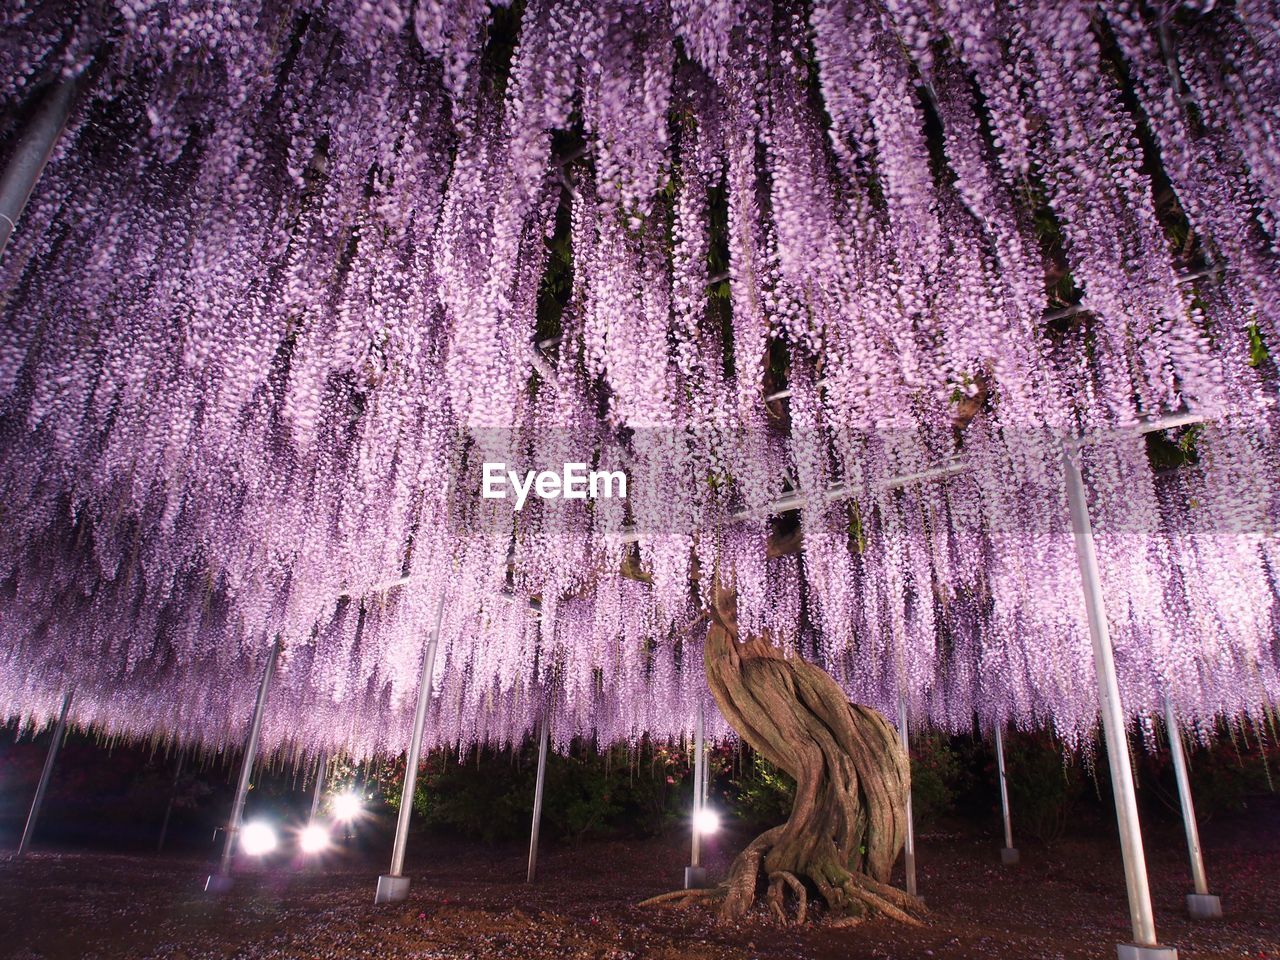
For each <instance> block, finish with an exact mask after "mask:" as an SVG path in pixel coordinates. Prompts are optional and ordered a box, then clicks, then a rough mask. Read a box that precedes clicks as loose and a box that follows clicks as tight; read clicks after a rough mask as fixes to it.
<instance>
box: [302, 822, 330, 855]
mask: <svg viewBox="0 0 1280 960" xmlns="http://www.w3.org/2000/svg"><path fill="white" fill-rule="evenodd" d="M330 841H331V837H330V836H329V830H328V828H327V827H324V826H323V825H321V824H319V823H311V824H308V825H307V826H305V827H303V828H302V833H301V834H299V835H298V846H299V847H300V848H301V849H302V852H303V853H322V852H323V851H325V850H326V849H328V847H329V843H330Z"/></svg>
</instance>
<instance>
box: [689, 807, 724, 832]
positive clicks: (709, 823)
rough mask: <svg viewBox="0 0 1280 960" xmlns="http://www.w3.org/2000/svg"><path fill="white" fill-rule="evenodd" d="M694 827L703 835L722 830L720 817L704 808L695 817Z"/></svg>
mask: <svg viewBox="0 0 1280 960" xmlns="http://www.w3.org/2000/svg"><path fill="white" fill-rule="evenodd" d="M693 826H694V829H695V830H697V831H698V833H701V834H709V833H715V832H716V831H717V830H719V829H720V815H719V814H718V813H716V812H715V811H714V810H710V809H708V808H706V807H703V808H702V809H701V810H699V811H698V812H697V813H695V814H694V815H693Z"/></svg>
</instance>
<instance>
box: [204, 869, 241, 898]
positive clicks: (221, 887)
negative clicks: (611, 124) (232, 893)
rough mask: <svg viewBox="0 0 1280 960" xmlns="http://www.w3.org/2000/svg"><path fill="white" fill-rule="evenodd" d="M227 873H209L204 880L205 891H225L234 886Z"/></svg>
mask: <svg viewBox="0 0 1280 960" xmlns="http://www.w3.org/2000/svg"><path fill="white" fill-rule="evenodd" d="M234 883H235V881H234V880H232V878H231V874H229V873H211V874H210V875H209V877H208V879H206V880H205V882H204V892H205V893H226V892H227V891H228V890H230V889H231V888H232V886H234Z"/></svg>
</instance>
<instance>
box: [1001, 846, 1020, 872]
mask: <svg viewBox="0 0 1280 960" xmlns="http://www.w3.org/2000/svg"><path fill="white" fill-rule="evenodd" d="M1019 859H1020V858H1019V856H1018V848H1017V847H1001V848H1000V862H1001V863H1003V864H1004V865H1005V866H1006V867H1011V866H1013V865H1014V864H1015V863H1017V862H1018V860H1019Z"/></svg>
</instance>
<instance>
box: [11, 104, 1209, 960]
mask: <svg viewBox="0 0 1280 960" xmlns="http://www.w3.org/2000/svg"><path fill="white" fill-rule="evenodd" d="M75 84H76V80H75V79H68V80H64V81H63V82H62V83H60V84H57V85H55V86H54V87H53V88H52V90H51V92H50V93H49V95H48V96H47V98H46V100H45V104H44V106H43V108H42V109H41V110H40V111H38V112H37V114H36V115H35V118H34V120H33V122H32V123H31V124H30V126H29V128H28V131H27V133H26V134H25V135H24V137H23V138H22V140H21V141H20V143H19V146H18V148H17V150H16V151H15V152H14V155H13V159H12V161H11V163H10V166H9V168H8V169H6V171H5V173H4V176H3V178H2V179H0V221H3V222H0V230H3V240H0V249H2V248H3V242H4V241H7V239H8V234H9V233H10V232H11V230H12V227H13V224H14V223H15V222H16V221H17V220H18V218H19V217H20V215H21V210H22V206H23V204H24V203H25V201H26V198H27V197H28V196H29V195H30V193H31V191H32V188H33V187H34V185H35V182H36V179H37V178H38V176H39V173H40V170H41V169H42V167H43V165H44V162H45V161H46V160H47V158H48V157H49V155H50V153H51V152H52V151H53V149H54V147H55V145H56V142H57V137H58V134H59V132H60V131H61V130H62V128H63V127H64V126H65V124H66V120H67V115H68V110H69V108H70V105H71V103H72V101H73V98H74V92H75ZM584 150H585V148H584ZM579 155H580V154H579ZM572 159H574V157H573V156H572V155H568V156H567V157H564V158H561V159H560V160H559V161H558V163H559V166H560V167H561V179H562V180H565V179H566V178H565V175H564V173H563V166H564V164H566V163H568V162H570V161H571V160H572ZM566 187H567V189H568V190H569V191H570V192H571V193H572V192H573V191H574V188H573V186H572V184H569V183H566ZM1216 270H1217V268H1210V269H1208V270H1204V271H1197V272H1195V273H1192V274H1189V275H1186V276H1183V277H1181V278H1179V282H1181V283H1186V282H1191V281H1194V280H1196V279H1199V278H1200V277H1202V276H1206V275H1208V274H1210V273H1214V272H1216ZM726 278H727V274H726V275H724V276H722V277H720V278H719V279H726ZM709 279H710V281H711V282H715V281H716V280H717V277H711V278H709ZM1085 309H1086V308H1085V307H1083V306H1079V307H1068V308H1065V309H1064V310H1060V311H1055V312H1053V313H1052V314H1051V316H1050V317H1046V319H1063V318H1066V317H1068V316H1071V315H1073V314H1074V313H1077V312H1083V311H1084V310H1085ZM551 346H554V343H553V342H552V340H543V341H540V342H538V343H536V344H535V345H534V346H533V347H532V356H531V358H530V362H531V363H532V364H533V365H534V367H535V369H537V370H538V372H539V373H540V375H542V376H543V377H544V379H547V380H548V381H554V380H555V373H554V371H553V370H552V369H551V368H550V367H549V365H548V364H547V362H546V360H545V358H544V357H542V355H541V350H542V349H545V348H548V347H551ZM789 395H790V391H789V390H788V389H783V390H778V391H774V392H772V393H770V394H768V395H767V396H765V398H764V399H765V400H766V401H777V400H782V399H785V398H786V397H788V396H789ZM1202 419H1203V418H1202V417H1201V416H1200V415H1199V414H1196V413H1193V412H1189V411H1187V412H1182V413H1176V414H1171V415H1170V416H1168V417H1165V418H1160V419H1158V420H1153V421H1149V422H1147V423H1143V424H1141V425H1140V426H1139V427H1138V428H1137V429H1136V433H1138V434H1142V433H1147V432H1155V431H1159V430H1166V429H1171V428H1174V427H1179V426H1187V425H1190V424H1194V423H1198V422H1201V421H1202ZM1096 439H1098V438H1089V439H1087V440H1085V441H1068V442H1067V444H1066V450H1065V451H1064V457H1063V469H1064V476H1065V481H1066V489H1067V494H1068V500H1069V508H1070V512H1071V519H1072V528H1073V532H1074V536H1075V544H1076V550H1077V558H1078V560H1079V565H1080V573H1081V579H1082V584H1083V588H1084V598H1085V607H1086V611H1087V613H1088V624H1089V632H1090V637H1091V640H1092V643H1093V652H1094V665H1095V671H1096V675H1097V680H1098V686H1099V695H1100V696H1099V699H1100V702H1101V705H1102V717H1103V726H1104V730H1105V733H1106V738H1107V745H1108V756H1109V761H1110V763H1111V765H1112V782H1113V788H1114V789H1115V790H1116V807H1117V813H1118V819H1119V822H1120V828H1121V839H1122V847H1123V850H1124V853H1125V868H1126V879H1127V881H1128V892H1129V901H1130V911H1131V919H1132V922H1133V930H1134V938H1135V940H1136V941H1137V943H1138V944H1139V945H1141V946H1144V947H1145V946H1150V947H1153V948H1154V945H1155V944H1156V936H1155V928H1154V922H1153V919H1152V912H1151V907H1150V896H1149V893H1148V892H1147V890H1146V878H1145V867H1144V865H1143V862H1142V861H1143V857H1142V848H1141V835H1140V833H1139V831H1138V825H1137V814H1136V803H1135V801H1134V797H1133V790H1132V780H1131V772H1130V771H1129V766H1128V764H1127V763H1125V762H1124V758H1125V757H1126V756H1127V749H1125V734H1124V717H1125V714H1124V711H1123V709H1122V704H1121V697H1120V690H1119V685H1118V683H1117V680H1116V677H1115V671H1114V664H1113V663H1112V662H1111V661H1112V657H1111V651H1110V639H1109V635H1108V628H1107V620H1106V615H1105V611H1104V610H1103V607H1102V592H1101V585H1100V578H1099V573H1098V565H1097V560H1096V557H1095V556H1094V554H1093V546H1092V532H1091V527H1090V519H1089V513H1088V507H1087V504H1086V499H1085V489H1084V481H1083V478H1082V477H1081V474H1080V470H1079V466H1078V464H1077V463H1076V462H1075V460H1074V459H1073V456H1074V453H1075V452H1076V451H1077V450H1078V446H1079V444H1080V443H1082V442H1095V440H1096ZM964 469H965V465H964V463H963V461H961V460H960V459H958V458H955V459H951V460H947V461H945V462H942V463H939V464H937V465H935V466H933V467H929V468H926V469H924V470H919V471H914V472H912V473H909V474H904V475H901V476H896V477H892V478H890V479H888V480H887V481H885V482H884V485H885V486H886V487H888V488H896V487H900V486H907V485H911V484H916V483H923V482H927V481H930V480H933V479H939V478H944V477H947V476H952V475H955V474H958V473H960V472H962V471H963V470H964ZM854 495H855V494H854V491H853V490H852V489H851V488H849V487H848V486H842V485H837V486H833V487H830V488H828V489H826V490H823V491H822V492H821V494H820V495H811V494H809V493H806V492H805V491H793V492H791V493H789V494H787V495H785V496H783V497H782V498H780V499H778V500H776V501H774V502H772V503H770V504H768V505H767V506H766V507H765V508H764V509H763V511H761V510H753V511H743V512H742V513H740V514H738V515H737V517H736V518H737V519H746V518H759V517H760V516H761V515H762V514H765V515H771V514H777V513H784V512H788V511H792V510H799V509H804V508H805V507H806V506H808V505H809V504H810V503H811V502H818V501H819V500H820V502H822V503H832V502H838V501H841V500H845V499H849V498H851V497H853V496H854ZM811 496H812V497H813V498H814V499H813V500H812V501H811V500H810V497H811ZM642 536H643V535H642V532H641V531H639V530H638V529H634V528H633V529H629V530H624V531H622V532H621V534H620V535H619V538H618V539H619V540H620V542H622V543H635V542H639V541H640V540H641V539H642ZM413 582H414V578H413V577H412V576H405V577H401V578H399V579H395V580H389V581H387V582H384V583H380V584H378V585H376V586H375V587H374V588H373V591H374V592H383V591H387V590H390V589H392V588H394V587H397V586H404V585H408V584H410V583H413ZM512 599H514V600H515V601H516V602H520V599H521V598H515V597H513V598H512ZM438 603H439V604H443V598H441V599H440V600H439V601H438ZM531 603H536V601H531ZM534 609H535V610H537V609H538V607H537V606H534ZM439 631H440V627H439V612H438V613H437V626H436V629H435V631H433V633H432V634H431V638H430V640H429V642H428V645H427V647H426V648H425V649H424V655H423V669H422V672H421V674H420V677H419V681H418V689H417V693H418V699H417V707H416V711H415V718H414V728H413V733H412V735H411V739H410V745H409V758H410V763H409V765H408V767H407V774H406V778H407V779H406V785H405V787H406V795H411V794H412V788H413V777H414V776H415V774H416V767H417V762H416V761H417V758H418V754H419V751H420V749H421V744H422V738H423V726H424V723H425V716H426V709H427V703H428V697H429V696H430V676H431V666H430V664H431V662H432V660H433V656H434V650H435V643H436V641H437V640H438V637H439ZM277 652H278V645H277V646H273V648H272V652H271V654H270V658H269V659H268V662H267V666H266V668H265V672H264V674H263V677H262V682H261V684H260V685H259V691H258V701H257V708H256V709H255V711H254V720H253V723H252V724H251V726H250V734H249V739H248V741H247V747H246V751H245V762H244V766H243V768H242V771H241V782H240V789H239V790H238V792H237V795H238V799H237V802H236V807H235V808H234V810H233V814H232V817H231V829H230V830H229V831H228V837H227V846H226V850H225V851H224V860H223V868H224V872H225V870H226V868H227V866H228V865H229V858H230V855H231V852H232V849H233V847H232V840H233V836H234V832H235V829H236V828H237V827H238V826H239V820H240V815H241V812H242V809H243V797H244V791H245V789H247V785H248V777H249V774H250V772H251V770H252V763H253V755H254V752H255V751H256V749H257V743H258V734H259V730H260V727H261V724H262V720H263V711H264V709H265V706H266V702H267V692H268V689H269V686H270V677H271V671H272V670H273V668H274V664H275V658H276V655H277ZM70 702H71V693H70V692H68V693H67V694H66V695H65V697H64V699H63V709H62V713H61V718H60V720H59V735H58V736H55V746H54V748H52V749H51V752H50V756H49V759H48V762H47V763H46V768H45V772H44V774H43V775H42V779H41V787H40V789H39V790H38V791H37V799H36V803H35V804H34V805H33V810H32V816H31V818H30V820H29V828H28V833H29V832H30V830H31V829H33V827H34V823H35V817H36V815H37V813H38V809H39V802H40V799H41V798H42V797H43V794H44V787H45V786H47V782H48V775H49V772H50V770H51V769H52V763H53V757H54V751H56V744H57V742H59V741H60V739H61V732H62V731H63V730H64V729H65V723H66V717H67V711H68V708H69V706H70ZM1165 706H1166V715H1167V723H1168V731H1169V736H1170V740H1171V746H1172V749H1173V753H1174V760H1175V772H1176V773H1177V774H1178V778H1179V793H1180V798H1181V799H1182V800H1183V816H1184V821H1185V823H1186V827H1187V836H1188V845H1189V849H1190V851H1191V854H1192V864H1193V875H1194V879H1195V887H1196V894H1195V895H1194V896H1198V897H1202V898H1204V897H1206V896H1207V893H1208V891H1207V885H1206V884H1205V882H1204V869H1203V863H1202V860H1201V858H1200V856H1199V846H1198V841H1197V839H1196V837H1195V821H1194V814H1193V812H1192V810H1191V802H1190V793H1189V790H1188V789H1187V781H1186V770H1185V762H1184V758H1183V757H1182V754H1181V742H1180V740H1179V737H1178V724H1177V717H1176V716H1175V715H1174V713H1173V710H1172V708H1171V707H1170V706H1169V704H1168V702H1167V701H1166V704H1165ZM899 709H900V717H899V729H900V733H901V736H902V737H903V740H904V742H905V740H906V737H907V713H906V702H905V699H904V698H902V697H901V696H900V698H899ZM547 724H548V717H547V713H546V712H545V710H544V713H543V715H542V717H541V720H540V725H539V742H540V751H539V777H538V790H537V792H538V799H537V800H536V801H535V819H534V826H533V838H532V844H531V851H530V864H529V876H530V879H532V877H533V874H534V870H535V865H536V860H535V858H536V849H537V832H538V813H539V812H540V809H541V802H540V801H541V792H542V791H541V786H542V775H543V772H544V770H545V757H546V752H547V749H548V735H547ZM697 730H698V734H699V735H698V737H697V739H698V741H699V743H698V744H697V745H696V746H695V756H696V757H697V761H696V763H697V765H698V770H699V773H698V774H697V777H698V778H700V782H699V784H698V785H696V786H695V806H699V805H700V804H701V803H703V802H704V801H705V793H706V779H705V765H704V764H703V762H702V744H701V740H702V736H701V733H702V716H701V712H700V711H699V714H698V720H697ZM996 746H997V753H998V755H999V761H1000V762H999V766H1000V768H1001V769H1000V777H1001V786H1002V800H1004V801H1005V802H1004V803H1003V808H1004V809H1003V813H1004V819H1005V824H1006V837H1005V844H1006V847H1011V844H1012V837H1011V834H1010V832H1009V830H1008V823H1009V812H1008V805H1007V797H1005V796H1004V791H1003V750H1002V740H1001V732H1000V730H999V728H998V727H997V728H996ZM408 816H409V804H402V807H401V815H400V822H399V824H398V829H397V837H396V847H395V851H396V852H395V853H393V858H392V868H391V872H390V874H388V875H386V876H384V877H383V878H381V879H380V881H379V892H378V897H379V899H394V898H395V897H396V891H398V890H402V889H403V888H404V885H405V884H407V881H405V880H404V878H403V876H402V873H403V861H404V851H405V840H406V837H407V825H408ZM28 842H29V837H25V836H24V843H23V846H24V847H25V846H26V845H27V843H28ZM697 843H698V838H697V834H696V832H695V835H694V855H693V858H692V859H693V861H694V863H693V866H695V867H696V866H697V865H698V864H697V860H698V853H697V850H698V847H697ZM913 852H914V851H913V847H912V845H911V844H910V842H909V845H908V886H909V887H913V886H914V872H913V870H912V869H911V857H912V855H913ZM691 879H694V878H691ZM384 881H385V883H384ZM1212 899H1214V898H1207V899H1201V900H1196V901H1195V902H1191V901H1189V905H1190V906H1191V909H1192V911H1193V913H1195V912H1196V911H1197V910H1211V909H1213V908H1215V907H1216V904H1210V902H1209V901H1210V900H1212ZM1136 955H1144V954H1142V953H1139V954H1136Z"/></svg>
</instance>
